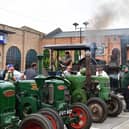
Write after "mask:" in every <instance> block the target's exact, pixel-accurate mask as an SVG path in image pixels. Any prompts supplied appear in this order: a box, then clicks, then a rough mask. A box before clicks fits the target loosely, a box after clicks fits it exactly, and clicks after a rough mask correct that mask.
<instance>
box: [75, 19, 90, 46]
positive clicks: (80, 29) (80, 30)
mask: <svg viewBox="0 0 129 129" xmlns="http://www.w3.org/2000/svg"><path fill="white" fill-rule="evenodd" d="M83 24H84V25H85V28H84V27H79V28H78V25H79V24H78V23H77V22H75V23H73V25H74V26H75V31H76V30H77V29H79V32H80V36H79V37H80V44H81V43H82V29H84V30H86V28H87V25H88V24H89V22H87V21H86V22H83Z"/></svg>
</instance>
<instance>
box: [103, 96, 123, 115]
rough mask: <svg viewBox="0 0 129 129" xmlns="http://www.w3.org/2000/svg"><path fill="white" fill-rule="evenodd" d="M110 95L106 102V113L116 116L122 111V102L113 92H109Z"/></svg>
mask: <svg viewBox="0 0 129 129" xmlns="http://www.w3.org/2000/svg"><path fill="white" fill-rule="evenodd" d="M110 96H111V99H110V100H108V101H107V102H106V103H107V105H108V115H109V116H111V117H116V116H118V115H119V114H120V113H121V112H122V109H123V104H122V101H121V100H120V98H119V97H118V96H116V95H114V94H110Z"/></svg>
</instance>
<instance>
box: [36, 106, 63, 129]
mask: <svg viewBox="0 0 129 129" xmlns="http://www.w3.org/2000/svg"><path fill="white" fill-rule="evenodd" d="M38 113H40V114H42V115H43V116H46V117H47V118H48V119H49V121H50V122H51V124H52V127H53V129H64V122H63V121H62V119H61V117H60V116H59V115H58V113H57V112H56V111H55V110H54V109H50V108H43V109H41V110H40V111H39V112H38Z"/></svg>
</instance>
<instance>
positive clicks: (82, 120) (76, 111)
mask: <svg viewBox="0 0 129 129" xmlns="http://www.w3.org/2000/svg"><path fill="white" fill-rule="evenodd" d="M75 116H78V117H79V121H78V122H76V123H72V124H71V126H72V127H73V128H75V129H82V128H83V127H84V126H86V122H87V114H86V112H85V111H84V110H83V109H81V108H79V107H76V108H73V109H72V114H71V115H70V117H71V118H74V117H75Z"/></svg>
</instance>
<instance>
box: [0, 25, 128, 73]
mask: <svg viewBox="0 0 129 129" xmlns="http://www.w3.org/2000/svg"><path fill="white" fill-rule="evenodd" d="M76 43H77V44H78V43H85V44H87V45H89V46H90V47H91V49H92V47H94V45H93V44H95V45H96V48H97V49H96V51H95V56H96V59H98V60H102V61H105V62H106V64H109V63H114V62H115V63H116V64H117V65H120V64H126V62H128V61H129V29H128V28H125V29H109V30H88V29H87V30H86V31H81V32H80V31H65V32H63V31H62V30H61V29H60V28H57V29H55V30H54V31H52V32H50V33H49V34H47V35H45V34H44V33H43V32H39V31H37V30H34V29H32V28H29V27H26V26H23V27H21V28H16V27H11V26H8V25H3V24H0V69H4V67H5V64H9V63H11V64H14V65H16V66H17V68H18V69H19V70H20V71H24V70H25V69H26V68H27V67H28V66H29V65H30V64H31V63H32V62H36V61H37V54H39V53H43V50H44V48H43V47H44V45H48V44H50V45H52V44H66V45H67V44H76ZM73 57H74V56H73Z"/></svg>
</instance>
